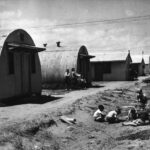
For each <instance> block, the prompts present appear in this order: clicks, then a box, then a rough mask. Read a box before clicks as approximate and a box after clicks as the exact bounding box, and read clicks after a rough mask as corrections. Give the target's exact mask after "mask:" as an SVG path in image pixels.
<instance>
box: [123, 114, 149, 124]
mask: <svg viewBox="0 0 150 150" xmlns="http://www.w3.org/2000/svg"><path fill="white" fill-rule="evenodd" d="M146 121H148V123H149V114H148V112H146V111H143V112H140V113H139V114H138V118H137V119H135V120H133V121H128V122H123V123H122V125H124V126H140V125H146Z"/></svg>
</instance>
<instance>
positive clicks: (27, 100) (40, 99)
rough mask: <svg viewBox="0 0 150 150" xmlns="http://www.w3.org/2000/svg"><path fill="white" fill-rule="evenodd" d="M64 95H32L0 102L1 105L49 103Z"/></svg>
mask: <svg viewBox="0 0 150 150" xmlns="http://www.w3.org/2000/svg"><path fill="white" fill-rule="evenodd" d="M60 98H62V97H54V96H46V95H42V96H31V97H24V98H18V97H17V98H10V99H7V100H2V101H1V102H0V107H8V106H14V105H23V104H44V103H48V102H51V101H54V100H57V99H60Z"/></svg>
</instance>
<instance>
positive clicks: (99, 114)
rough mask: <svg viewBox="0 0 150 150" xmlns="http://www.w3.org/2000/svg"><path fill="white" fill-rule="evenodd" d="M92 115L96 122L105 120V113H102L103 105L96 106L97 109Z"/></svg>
mask: <svg viewBox="0 0 150 150" xmlns="http://www.w3.org/2000/svg"><path fill="white" fill-rule="evenodd" d="M93 117H94V120H95V121H98V122H103V121H105V113H104V106H103V105H99V106H98V109H97V110H96V112H95V113H94V115H93Z"/></svg>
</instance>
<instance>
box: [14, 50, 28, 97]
mask: <svg viewBox="0 0 150 150" xmlns="http://www.w3.org/2000/svg"><path fill="white" fill-rule="evenodd" d="M14 56H15V57H14V58H15V61H14V62H15V66H16V68H15V78H16V80H19V81H18V82H15V83H16V87H15V89H16V92H18V91H19V93H20V94H21V95H29V94H30V93H31V67H30V66H31V65H30V58H31V56H30V53H26V52H14Z"/></svg>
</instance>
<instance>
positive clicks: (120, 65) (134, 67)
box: [91, 51, 150, 81]
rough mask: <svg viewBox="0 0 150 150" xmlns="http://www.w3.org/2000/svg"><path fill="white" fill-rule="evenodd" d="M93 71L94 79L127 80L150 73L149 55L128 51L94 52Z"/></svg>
mask: <svg viewBox="0 0 150 150" xmlns="http://www.w3.org/2000/svg"><path fill="white" fill-rule="evenodd" d="M92 55H95V58H93V59H91V73H92V80H94V81H127V80H133V78H134V77H137V76H143V75H147V74H149V73H150V65H149V56H148V55H143V56H142V55H131V54H130V51H128V53H123V52H121V53H118V52H113V53H92Z"/></svg>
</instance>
